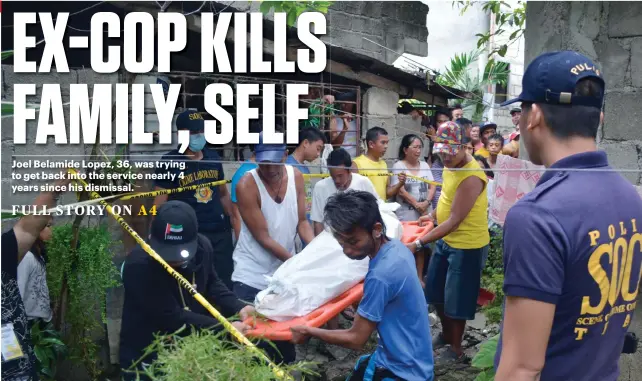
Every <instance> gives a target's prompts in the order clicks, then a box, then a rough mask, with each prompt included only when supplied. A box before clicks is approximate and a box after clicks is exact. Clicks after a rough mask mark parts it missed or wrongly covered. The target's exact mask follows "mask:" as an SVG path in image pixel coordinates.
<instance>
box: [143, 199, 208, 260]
mask: <svg viewBox="0 0 642 381" xmlns="http://www.w3.org/2000/svg"><path fill="white" fill-rule="evenodd" d="M150 246H151V247H152V249H154V251H156V253H157V254H158V255H160V256H161V257H162V258H163V259H164V260H165V261H166V262H183V261H187V260H189V259H191V258H193V257H194V255H195V254H196V250H197V248H198V221H197V220H196V212H194V209H193V208H192V207H191V206H190V205H189V204H187V203H185V202H183V201H168V202H166V203H165V204H163V205H162V206H161V207H160V208H159V209H158V213H157V214H156V218H154V221H153V222H152V228H151V239H150Z"/></svg>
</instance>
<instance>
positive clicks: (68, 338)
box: [47, 224, 120, 379]
mask: <svg viewBox="0 0 642 381" xmlns="http://www.w3.org/2000/svg"><path fill="white" fill-rule="evenodd" d="M52 230H53V231H52V233H53V236H52V239H51V241H49V242H48V243H47V256H48V258H49V260H48V263H47V284H48V286H49V292H50V296H51V300H59V297H60V294H61V292H62V285H63V280H64V279H66V280H67V287H68V290H69V293H68V300H67V303H68V308H67V309H66V315H65V321H64V323H65V325H64V328H65V329H64V341H65V343H66V344H67V346H68V347H69V354H70V356H71V359H72V360H75V361H78V362H80V363H81V364H82V365H84V366H85V368H86V369H87V371H88V372H89V374H90V376H91V377H92V378H93V379H97V378H98V375H99V373H100V366H99V363H98V346H97V344H96V343H95V342H94V341H93V340H92V336H93V335H94V333H95V332H100V331H103V332H104V325H103V324H101V321H100V319H97V316H98V315H100V316H102V321H103V323H104V322H106V316H105V309H106V298H107V290H108V289H109V288H112V287H116V286H118V285H119V283H120V282H119V274H118V270H117V269H116V266H114V264H113V262H112V251H113V249H115V245H116V244H117V243H118V242H116V241H114V240H113V238H112V236H111V233H110V232H109V231H108V230H107V228H106V227H105V226H102V225H101V226H96V227H81V228H80V230H79V236H78V245H77V248H76V249H71V247H72V245H71V241H72V239H73V226H72V224H65V225H59V226H55V227H54V228H53V229H52Z"/></svg>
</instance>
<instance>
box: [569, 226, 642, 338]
mask: <svg viewBox="0 0 642 381" xmlns="http://www.w3.org/2000/svg"><path fill="white" fill-rule="evenodd" d="M629 229H630V231H629ZM603 233H606V234H607V235H608V238H609V240H610V241H609V242H607V243H603V244H600V245H598V240H599V238H600V237H601V236H602V235H603ZM588 236H589V239H590V240H591V246H592V247H595V249H594V251H593V253H592V254H591V256H590V258H589V261H588V271H589V274H590V275H591V277H592V278H593V280H594V281H595V283H596V284H597V286H598V287H599V289H600V296H599V300H596V299H595V298H591V296H584V297H583V298H582V307H581V312H580V315H581V316H580V317H579V318H578V319H577V321H576V325H577V326H578V327H575V334H576V340H582V339H583V337H584V334H586V332H588V328H584V327H586V326H591V325H595V324H599V323H605V324H604V328H603V329H602V335H604V334H605V333H606V331H607V328H608V326H609V318H611V317H612V316H613V315H616V314H620V313H626V314H627V315H626V318H625V320H624V324H623V325H622V328H626V327H628V326H629V324H630V322H631V314H632V313H633V311H634V310H635V307H636V304H637V302H636V297H637V295H638V291H639V286H638V285H639V284H640V280H641V279H642V267H641V268H640V274H631V273H632V270H633V265H634V257H635V255H636V253H639V252H640V251H641V250H642V234H640V233H639V232H638V229H637V224H636V219H631V220H630V221H628V222H625V221H620V222H619V224H612V225H609V227H608V229H607V231H606V232H600V231H599V230H593V231H591V232H589V233H588ZM603 256H607V261H606V263H609V264H611V268H610V273H609V269H608V268H604V266H602V263H601V260H602V257H603ZM636 275H637V279H631V276H636ZM587 315H588V316H587ZM582 326H583V327H582Z"/></svg>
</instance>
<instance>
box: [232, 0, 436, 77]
mask: <svg viewBox="0 0 642 381" xmlns="http://www.w3.org/2000/svg"><path fill="white" fill-rule="evenodd" d="M226 5H227V3H226ZM231 6H232V7H233V8H236V9H238V10H240V11H258V9H259V7H260V2H248V1H236V2H232V3H231ZM427 14H428V5H426V4H423V3H422V2H420V1H385V2H374V1H335V2H334V4H332V6H331V7H330V8H329V9H328V13H327V14H326V19H327V20H328V34H327V36H326V37H325V38H323V40H324V41H325V42H326V43H327V44H332V45H336V46H339V47H342V48H346V49H349V50H352V51H354V52H357V53H361V54H363V55H365V56H368V57H372V58H374V59H377V60H379V61H383V62H386V63H388V64H390V65H392V63H393V62H394V61H395V60H396V59H397V58H398V57H399V56H400V55H401V54H403V53H410V54H415V55H419V56H425V55H426V54H428V44H427V42H426V38H427V37H428V28H427V27H426V15H427ZM267 18H268V19H273V16H272V15H271V14H270V15H268V16H267ZM364 37H365V38H367V39H369V40H371V41H374V42H375V43H372V42H369V41H366V40H364ZM381 45H383V46H381Z"/></svg>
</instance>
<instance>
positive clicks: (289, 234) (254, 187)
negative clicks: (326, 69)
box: [232, 133, 314, 362]
mask: <svg viewBox="0 0 642 381" xmlns="http://www.w3.org/2000/svg"><path fill="white" fill-rule="evenodd" d="M259 136H260V138H259V144H257V145H256V147H255V149H254V154H255V157H256V162H257V164H258V168H256V169H253V170H251V171H250V172H249V174H250V175H249V176H248V175H246V176H244V177H243V178H242V179H241V181H239V183H238V185H237V188H236V193H237V196H236V198H237V204H238V207H239V212H240V213H241V218H242V222H241V234H240V235H239V239H238V242H237V244H236V248H235V249H234V255H233V259H234V273H232V281H233V283H234V293H235V294H236V295H237V296H238V297H239V298H240V299H241V300H245V301H246V302H250V303H252V302H254V298H255V297H256V294H258V293H259V292H260V291H261V290H263V289H265V288H266V287H267V284H268V281H267V277H270V276H272V275H273V274H274V272H275V271H276V269H278V268H279V266H280V265H281V264H282V263H283V262H284V261H286V260H288V259H289V258H291V257H292V255H294V253H295V251H294V240H295V237H296V235H297V233H298V234H299V236H300V237H301V239H302V240H303V242H304V243H306V244H308V243H310V241H311V240H312V239H313V238H314V235H313V233H312V227H311V226H310V223H309V222H308V219H307V218H306V211H305V186H304V180H303V175H302V174H301V172H299V171H295V170H294V168H293V167H292V166H290V165H284V164H283V163H284V162H285V159H286V153H287V151H286V146H285V144H264V143H263V133H261V134H260V135H259ZM279 344H285V347H287V348H281V345H277V348H278V349H279V352H280V353H281V355H282V356H278V355H276V353H274V351H270V346H266V349H267V350H268V352H273V353H271V354H274V355H275V361H277V362H281V361H284V362H292V361H294V359H295V357H296V353H295V352H294V346H292V344H289V343H279Z"/></svg>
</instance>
